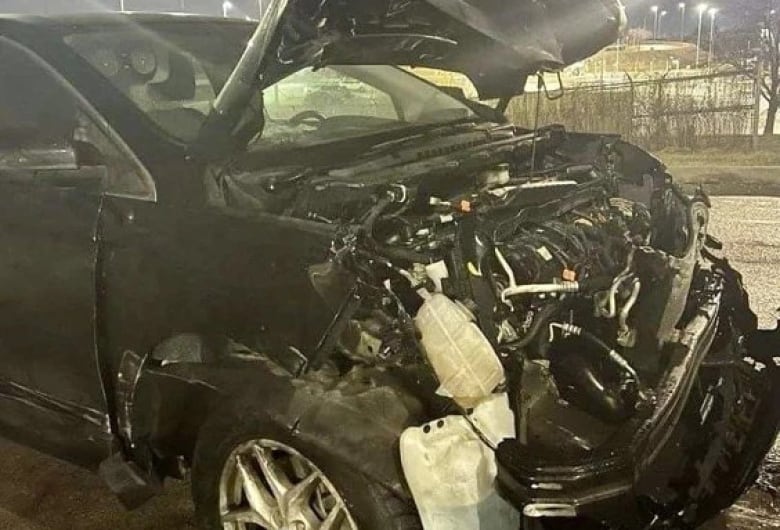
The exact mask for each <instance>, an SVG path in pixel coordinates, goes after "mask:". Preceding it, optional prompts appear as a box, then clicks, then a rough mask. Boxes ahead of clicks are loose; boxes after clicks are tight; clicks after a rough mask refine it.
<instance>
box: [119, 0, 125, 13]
mask: <svg viewBox="0 0 780 530" xmlns="http://www.w3.org/2000/svg"><path fill="white" fill-rule="evenodd" d="M119 11H121V12H122V13H124V12H125V0H119Z"/></svg>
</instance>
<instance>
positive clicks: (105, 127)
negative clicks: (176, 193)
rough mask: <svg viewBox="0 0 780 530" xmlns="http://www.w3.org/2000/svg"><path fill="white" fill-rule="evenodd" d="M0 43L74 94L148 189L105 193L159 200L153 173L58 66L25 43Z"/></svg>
mask: <svg viewBox="0 0 780 530" xmlns="http://www.w3.org/2000/svg"><path fill="white" fill-rule="evenodd" d="M0 45H8V46H10V47H11V48H12V49H14V50H16V51H18V52H20V53H22V54H24V55H25V56H27V57H29V58H30V59H31V60H32V61H33V62H34V63H35V64H37V65H38V66H40V67H41V68H43V69H44V70H45V71H46V72H47V73H48V74H49V75H51V76H52V78H53V80H54V81H56V82H58V83H59V84H60V86H62V88H64V89H65V90H67V91H68V92H69V93H70V94H71V96H73V97H74V98H75V99H76V102H77V103H78V105H79V106H80V107H81V110H82V111H83V112H84V113H85V114H86V115H87V117H88V118H89V119H90V120H92V122H93V123H94V124H95V125H96V126H97V127H98V129H100V131H101V132H102V133H103V134H105V135H106V137H107V138H108V140H109V141H110V142H112V143H113V144H114V145H115V147H116V148H117V149H118V150H119V151H120V153H121V154H122V155H124V156H125V157H127V159H128V161H129V162H130V163H131V164H132V165H134V166H135V168H136V173H137V174H138V177H139V178H140V179H141V182H142V184H143V186H144V188H145V189H146V190H147V191H146V193H140V194H139V193H118V192H112V191H110V190H106V191H104V192H103V195H107V196H111V197H121V198H125V199H135V200H140V201H145V202H153V203H156V202H157V184H156V183H155V182H154V178H152V175H151V173H149V170H147V169H146V166H144V165H143V163H142V162H141V160H140V159H139V158H138V156H136V154H135V153H134V152H133V150H132V149H131V148H130V146H128V145H127V143H126V142H125V141H124V139H122V137H121V136H120V135H119V133H117V132H116V131H115V130H114V128H113V127H111V125H110V124H109V123H108V121H107V120H106V119H105V118H104V117H103V115H102V114H100V112H98V110H97V109H96V108H95V107H94V106H93V105H92V104H91V103H90V102H89V101H88V100H87V99H86V98H85V97H84V96H83V95H82V94H81V92H79V91H78V90H76V88H75V87H74V86H73V85H71V84H70V82H69V81H68V80H67V79H65V77H64V76H63V75H62V74H61V73H60V72H58V71H57V69H56V68H54V67H53V66H52V65H51V64H49V63H48V62H47V61H46V60H44V59H43V58H42V57H41V56H39V55H38V54H37V53H35V52H34V51H32V50H31V49H29V48H28V47H26V46H24V45H23V44H20V43H19V42H17V41H15V40H13V39H10V38H8V37H6V36H3V35H0Z"/></svg>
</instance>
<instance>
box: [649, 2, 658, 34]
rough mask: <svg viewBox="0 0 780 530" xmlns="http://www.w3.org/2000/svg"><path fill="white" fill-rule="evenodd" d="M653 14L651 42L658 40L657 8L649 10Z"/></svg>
mask: <svg viewBox="0 0 780 530" xmlns="http://www.w3.org/2000/svg"><path fill="white" fill-rule="evenodd" d="M650 11H652V12H653V40H656V39H658V6H653V7H651V8H650Z"/></svg>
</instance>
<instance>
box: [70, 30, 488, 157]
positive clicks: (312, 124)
mask: <svg viewBox="0 0 780 530" xmlns="http://www.w3.org/2000/svg"><path fill="white" fill-rule="evenodd" d="M252 29H253V26H252V25H250V24H241V23H233V22H222V21H204V20H192V21H190V20H186V19H183V20H179V21H174V22H171V21H168V22H154V23H140V22H135V23H134V24H132V25H128V24H122V25H114V26H108V25H102V26H95V25H92V26H85V27H80V28H79V27H77V28H76V29H75V31H73V32H72V33H70V34H69V35H67V36H66V37H65V42H66V43H67V44H68V45H69V46H71V47H72V48H73V49H74V50H75V51H76V52H78V53H79V55H81V56H82V57H83V58H84V59H86V60H87V61H88V62H89V63H90V64H91V65H92V66H93V67H94V68H95V69H96V70H97V71H98V72H100V73H101V74H102V75H103V76H104V77H105V78H107V79H108V80H109V81H110V82H111V84H112V85H113V86H114V87H115V88H116V89H118V90H119V91H121V92H122V93H123V94H124V95H125V96H126V97H127V98H128V99H129V100H130V101H131V102H132V103H133V104H134V105H135V106H136V107H137V108H138V109H140V110H141V111H142V112H143V113H144V114H145V115H146V116H147V117H148V118H149V119H150V120H151V121H152V122H153V123H154V124H155V125H156V126H158V127H159V128H160V129H162V130H163V131H165V132H166V133H167V134H168V135H170V136H172V137H174V138H175V139H177V140H178V141H180V142H183V143H192V142H194V141H195V140H196V139H197V138H198V135H199V133H200V130H201V127H202V125H203V123H204V122H205V120H206V116H207V115H208V113H209V112H210V111H211V108H212V103H213V102H214V100H215V98H216V97H217V95H218V94H219V91H220V90H221V89H222V87H223V86H224V84H225V82H226V80H227V78H228V76H229V74H230V72H231V71H232V69H233V67H234V66H235V65H236V63H237V62H238V59H239V57H240V56H241V53H242V51H243V49H244V47H245V46H246V43H247V41H248V39H249V37H250V35H251V32H252ZM262 96H263V101H264V122H265V126H264V127H261V125H262V121H263V117H261V115H260V113H259V112H258V113H256V117H255V118H253V119H256V120H258V122H260V123H258V124H257V125H258V127H257V129H261V128H262V133H261V134H259V135H257V136H256V137H255V138H254V139H253V140H252V147H262V146H263V145H275V144H279V143H284V144H290V143H292V144H303V145H305V144H309V143H318V142H322V141H329V140H334V139H342V138H348V137H351V136H359V135H363V134H370V133H373V132H378V131H382V130H386V129H389V128H397V127H406V126H410V125H420V124H429V123H432V124H435V123H444V122H448V121H453V120H458V119H464V118H468V117H471V116H473V112H472V111H471V109H470V108H469V107H468V106H466V105H464V104H463V103H462V102H460V101H459V100H457V99H455V98H453V97H451V96H449V95H447V94H446V93H445V92H443V91H441V90H439V89H438V88H436V87H434V86H432V85H430V84H429V83H427V82H425V81H423V80H422V79H420V78H418V77H416V76H414V75H412V74H410V73H408V72H406V71H404V70H401V69H399V68H397V67H395V66H384V65H379V66H376V65H366V66H360V65H358V66H355V65H350V66H330V67H325V68H320V69H316V70H315V69H312V68H306V69H304V70H300V71H298V72H297V73H294V74H293V75H291V76H289V77H287V78H285V79H283V80H281V81H279V82H278V83H276V84H275V85H272V86H271V87H268V88H266V89H265V90H264V92H263V94H262ZM257 99H258V100H259V98H257ZM248 114H249V115H251V113H248Z"/></svg>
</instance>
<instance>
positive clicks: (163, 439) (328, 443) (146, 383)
mask: <svg viewBox="0 0 780 530" xmlns="http://www.w3.org/2000/svg"><path fill="white" fill-rule="evenodd" d="M227 399H230V400H235V399H242V400H247V399H249V400H252V401H253V402H254V403H256V404H257V407H259V408H262V410H263V411H264V412H265V414H266V415H267V417H268V419H269V420H270V421H272V422H274V423H276V424H277V425H278V426H279V427H281V428H284V429H286V430H289V431H290V432H291V433H293V434H294V435H295V436H296V437H299V438H301V439H302V440H303V441H305V443H306V445H310V446H314V447H316V448H317V449H318V450H322V451H325V452H327V453H328V454H330V455H332V456H333V457H334V458H336V459H338V460H340V461H341V462H342V463H343V465H344V466H348V467H349V468H350V469H354V470H357V471H360V472H362V473H363V474H365V475H366V476H368V477H369V478H371V479H372V480H374V481H376V482H378V483H380V484H382V485H384V486H385V487H387V488H389V489H391V490H393V491H395V492H396V493H398V494H400V495H408V493H407V492H406V489H405V486H404V480H403V472H402V470H401V467H400V460H399V456H398V440H399V438H400V436H401V433H402V432H403V431H404V430H405V429H406V428H407V427H410V426H412V425H419V424H420V423H422V422H423V421H424V414H423V407H422V405H421V402H420V401H419V399H418V398H416V397H414V396H413V395H412V394H411V393H410V392H409V391H407V390H404V387H403V385H402V384H401V383H399V382H397V381H396V380H395V379H394V377H393V376H392V375H391V374H389V373H388V372H385V371H381V370H378V369H355V370H353V371H352V372H350V373H349V374H347V375H346V376H344V377H336V376H326V375H324V374H323V373H322V372H319V373H315V374H313V376H312V377H310V378H305V379H301V378H293V377H292V376H291V375H290V374H289V373H288V372H286V371H285V370H284V369H282V368H280V367H279V366H278V365H276V364H275V363H273V362H271V361H269V360H267V359H258V360H252V361H238V362H236V361H230V362H223V363H217V364H202V363H180V364H169V365H166V366H162V365H156V366H146V367H144V368H143V370H142V373H141V374H140V377H139V378H138V384H137V388H136V391H135V392H134V401H133V403H132V407H131V409H132V413H131V414H130V417H131V428H130V429H129V431H130V432H131V436H132V443H131V446H132V447H133V448H134V450H135V452H136V454H137V455H141V458H143V456H142V455H143V454H144V453H145V452H146V453H153V454H155V455H156V457H157V459H160V457H163V459H165V458H169V459H170V458H175V457H178V456H183V457H184V458H185V460H187V461H190V457H191V455H192V452H193V450H194V446H195V442H196V440H197V435H198V431H199V429H200V426H201V425H202V423H203V422H204V421H205V420H206V419H207V418H208V416H209V414H210V413H211V411H213V410H216V409H217V408H218V407H219V406H220V404H221V403H223V402H224V401H225V400H227ZM143 448H147V449H150V450H151V451H144V450H143ZM139 450H140V451H139ZM141 463H142V464H143V462H141Z"/></svg>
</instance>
